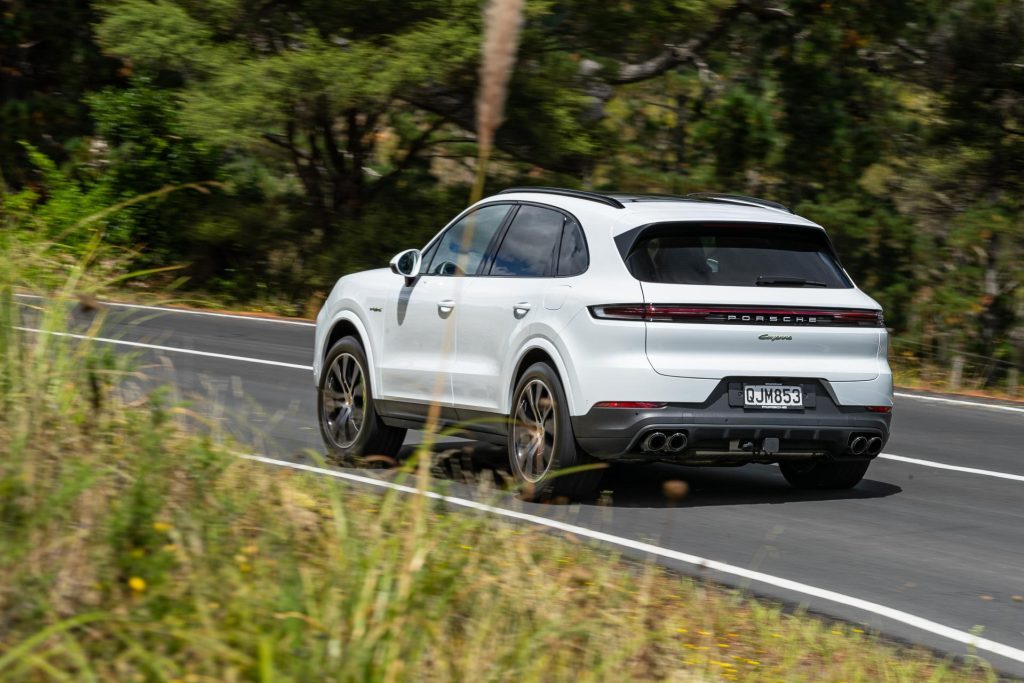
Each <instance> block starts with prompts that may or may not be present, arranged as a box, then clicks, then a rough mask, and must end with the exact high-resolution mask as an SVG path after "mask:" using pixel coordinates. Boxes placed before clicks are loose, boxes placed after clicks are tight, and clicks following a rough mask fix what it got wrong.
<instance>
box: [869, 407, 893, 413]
mask: <svg viewBox="0 0 1024 683" xmlns="http://www.w3.org/2000/svg"><path fill="white" fill-rule="evenodd" d="M867 408H868V412H871V413H891V412H892V406H868V407H867Z"/></svg>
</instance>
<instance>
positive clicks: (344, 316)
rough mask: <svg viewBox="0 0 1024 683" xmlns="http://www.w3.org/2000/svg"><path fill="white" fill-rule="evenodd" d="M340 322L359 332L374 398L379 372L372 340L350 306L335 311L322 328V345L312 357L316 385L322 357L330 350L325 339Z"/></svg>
mask: <svg viewBox="0 0 1024 683" xmlns="http://www.w3.org/2000/svg"><path fill="white" fill-rule="evenodd" d="M341 322H347V323H351V325H352V326H353V327H355V328H356V332H357V333H359V338H360V340H361V341H362V342H363V353H364V354H366V364H367V365H369V366H370V367H369V368H368V369H369V372H370V375H371V376H372V377H373V381H372V382H371V384H370V389H371V392H370V395H371V396H373V397H374V398H376V397H377V396H376V394H377V388H378V386H380V385H379V382H380V373H379V371H378V368H377V363H376V359H375V356H374V350H373V340H372V338H371V337H370V333H369V331H368V330H367V327H366V325H365V324H364V323H363V320H362V318H361V317H360V316H359V314H358V313H356V312H355V311H354V310H352V309H350V308H342V309H340V310H338V311H337V312H335V314H334V315H333V316H331V322H330V324H329V325H327V326H326V327H325V328H324V329H325V333H324V336H323V339H322V345H321V346H320V347H319V350H318V352H317V357H316V358H314V359H313V368H314V371H315V372H314V379H315V380H316V382H317V386H319V382H320V373H321V372H323V362H324V357H325V356H326V355H327V352H328V351H329V350H330V349H328V348H327V340H328V339H330V338H331V334H332V333H333V332H334V328H335V327H337V326H338V324H339V323H341Z"/></svg>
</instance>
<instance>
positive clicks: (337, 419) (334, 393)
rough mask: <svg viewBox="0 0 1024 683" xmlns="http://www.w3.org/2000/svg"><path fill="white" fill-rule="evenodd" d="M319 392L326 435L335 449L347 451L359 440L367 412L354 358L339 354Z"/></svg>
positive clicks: (358, 368)
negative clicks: (345, 449)
mask: <svg viewBox="0 0 1024 683" xmlns="http://www.w3.org/2000/svg"><path fill="white" fill-rule="evenodd" d="M322 391H323V402H322V404H323V408H322V410H323V421H324V424H325V425H326V427H327V429H326V430H325V432H326V434H327V435H328V437H329V438H330V439H331V441H333V442H334V445H335V446H337V447H338V448H349V447H351V446H352V444H353V443H355V441H356V439H358V438H359V432H360V430H361V429H362V428H363V416H364V414H365V410H366V382H365V381H364V380H363V368H362V366H361V365H360V364H359V361H358V360H357V359H356V357H355V356H353V355H352V354H350V353H342V354H339V355H338V357H337V358H335V359H334V362H333V363H331V366H330V368H328V370H327V377H326V379H325V381H324V386H323V390H322Z"/></svg>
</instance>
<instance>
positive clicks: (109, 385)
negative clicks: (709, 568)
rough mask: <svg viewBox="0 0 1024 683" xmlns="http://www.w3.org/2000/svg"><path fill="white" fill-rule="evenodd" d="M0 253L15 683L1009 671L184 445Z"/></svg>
mask: <svg viewBox="0 0 1024 683" xmlns="http://www.w3.org/2000/svg"><path fill="white" fill-rule="evenodd" d="M0 248H2V250H3V258H0V680H3V681H49V680H66V681H90V680H94V681H182V682H185V681H189V682H193V681H235V680H237V681H248V680H252V681H313V680H317V681H320V680H332V681H334V680H336V681H421V680H426V681H431V680H437V681H449V680H460V681H503V680H515V681H574V682H575V681H589V680H607V681H627V680H677V681H711V680H784V681H800V680H806V681H823V680H836V681H838V680H846V681H857V680H860V681H879V680H900V681H925V680H932V681H939V680H942V681H946V680H957V681H959V680H986V679H993V678H994V675H993V674H992V673H991V672H990V671H988V670H987V669H986V668H985V666H984V665H983V664H981V663H980V662H968V663H967V664H966V665H962V666H960V665H953V664H951V663H950V662H948V661H944V660H942V659H940V658H937V657H935V656H934V655H932V654H931V653H929V652H927V651H923V650H908V649H897V648H896V647H894V646H892V645H890V644H888V643H885V642H883V641H880V640H879V639H878V638H877V637H875V636H872V635H870V634H864V633H862V632H861V631H860V630H858V629H856V628H854V627H852V626H849V625H843V624H829V623H826V622H823V621H820V620H816V619H812V618H809V617H807V616H805V615H801V614H792V613H787V612H786V611H783V610H782V609H780V608H777V607H775V606H771V605H766V604H764V603H761V602H758V601H756V600H752V599H749V598H747V597H744V596H741V595H739V594H738V593H737V592H734V591H729V590H726V589H722V588H719V587H716V586H713V585H708V584H704V583H700V582H694V581H691V580H684V579H680V578H678V577H675V576H672V575H669V574H666V573H664V572H663V571H661V570H660V569H658V568H656V567H655V566H653V565H644V564H639V563H636V562H626V561H624V560H622V559H621V558H618V557H616V556H614V555H610V554H609V552H608V551H607V550H605V549H601V548H595V547H592V546H589V545H587V544H584V543H580V542H577V541H575V540H574V539H571V538H562V537H556V536H553V535H551V534H548V533H543V532H540V531H537V530H534V529H530V528H526V527H522V526H512V525H507V524H502V523H499V522H497V521H495V520H492V519H489V518H486V517H483V516H478V515H474V514H470V513H462V512H460V513H455V512H451V511H448V510H445V509H443V508H440V507H438V506H437V504H436V503H434V502H432V501H429V500H427V499H425V498H424V497H422V496H409V495H404V494H398V493H388V494H384V495H380V494H375V493H370V492H367V491H364V490H360V489H358V488H353V487H349V486H346V485H343V484H339V483H338V482H335V481H328V480H327V479H326V478H318V477H316V476H313V475H308V474H303V473H295V472H289V471H284V470H278V469H274V468H270V467H267V466H265V465H262V464H258V463H253V462H249V461H245V460H242V459H239V458H237V457H235V456H234V455H232V454H231V451H230V450H229V445H226V444H221V443H219V442H218V439H217V438H216V435H215V434H209V433H207V434H203V435H198V434H194V433H189V431H188V430H187V429H186V427H185V422H186V420H188V419H194V418H196V416H190V414H189V409H188V407H187V406H186V405H172V404H169V403H168V402H167V401H166V400H165V399H164V398H163V396H164V394H162V393H160V392H156V393H154V394H152V395H150V396H148V397H146V398H145V399H142V400H138V399H136V400H134V401H132V400H130V399H129V398H128V397H127V396H125V395H122V392H121V390H120V389H119V387H120V386H121V381H122V380H123V379H124V378H125V377H126V376H127V375H128V374H130V373H131V372H132V368H131V366H130V364H129V361H128V360H126V358H125V357H123V356H119V355H115V354H114V353H113V352H111V351H110V349H109V347H103V346H102V345H100V344H89V343H82V342H80V341H76V340H73V339H68V338H64V337H60V336H56V335H52V334H39V333H35V332H26V331H23V330H20V329H18V328H19V326H21V321H22V320H23V318H22V312H23V304H22V303H19V300H18V299H16V298H15V296H14V294H15V291H16V290H17V289H19V288H21V289H23V288H29V289H31V288H33V287H35V286H37V285H38V284H39V279H38V277H37V274H40V273H46V272H51V273H52V271H48V266H52V265H53V263H55V262H56V261H54V260H53V254H52V252H51V251H49V250H48V248H40V247H38V245H32V244H30V243H28V242H24V243H23V242H18V241H17V240H15V239H13V238H12V237H11V236H10V234H8V235H6V236H4V235H0ZM57 260H58V261H59V259H57ZM70 271H71V276H70V279H69V280H67V281H66V284H65V285H64V286H63V289H58V290H56V291H54V290H53V289H50V290H49V291H44V290H42V289H36V290H35V291H38V292H40V293H46V294H47V296H48V297H49V298H48V300H49V301H50V302H51V303H50V304H48V305H45V306H43V308H42V310H41V311H39V313H38V319H37V321H36V322H34V323H33V324H37V325H39V326H40V327H42V328H43V329H44V330H49V331H51V332H58V331H60V330H62V329H66V328H65V325H66V319H65V316H66V311H67V310H68V308H69V306H68V305H67V301H68V299H69V297H68V295H70V294H71V293H72V292H73V291H76V290H78V289H83V288H84V289H85V290H89V286H87V284H86V280H87V279H88V278H87V275H88V273H87V269H85V268H84V267H82V266H81V265H79V266H73V267H71V268H70ZM89 277H91V276H89ZM62 297H63V298H64V299H63V300H62ZM200 419H201V417H200ZM420 470H421V471H422V472H424V473H425V471H426V467H423V468H420ZM397 476H409V477H413V476H414V475H413V474H412V473H408V474H406V475H402V474H400V473H399V474H398V475H397ZM423 476H424V478H423V479H420V480H419V484H420V485H422V486H425V485H427V481H426V479H425V474H423ZM495 495H499V494H497V493H495Z"/></svg>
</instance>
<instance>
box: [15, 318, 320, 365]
mask: <svg viewBox="0 0 1024 683" xmlns="http://www.w3.org/2000/svg"><path fill="white" fill-rule="evenodd" d="M14 329H16V330H21V331H22V332H34V333H35V334H51V335H53V336H55V337H70V338H72V339H84V340H87V341H94V342H102V343H104V344H116V345H118V346H130V347H132V348H137V349H153V350H154V351H167V352H170V353H185V354H188V355H190V356H206V357H208V358H220V359H222V360H237V361H241V362H243V363H258V364H260V365H274V366H277V367H279V368H292V369H293V370H308V371H309V372H312V371H313V366H312V365H299V364H298V363H284V362H281V361H277V360H264V359H263V358H249V357H248V356H232V355H230V354H226V353H213V352H212V351H196V350H194V349H180V348H177V347H175V346H160V345H158V344H143V343H142V342H133V341H126V340H124V339H108V338H106V337H90V336H89V335H87V334H72V333H70V332H48V331H46V330H37V329H34V328H31V327H15V328H14Z"/></svg>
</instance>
